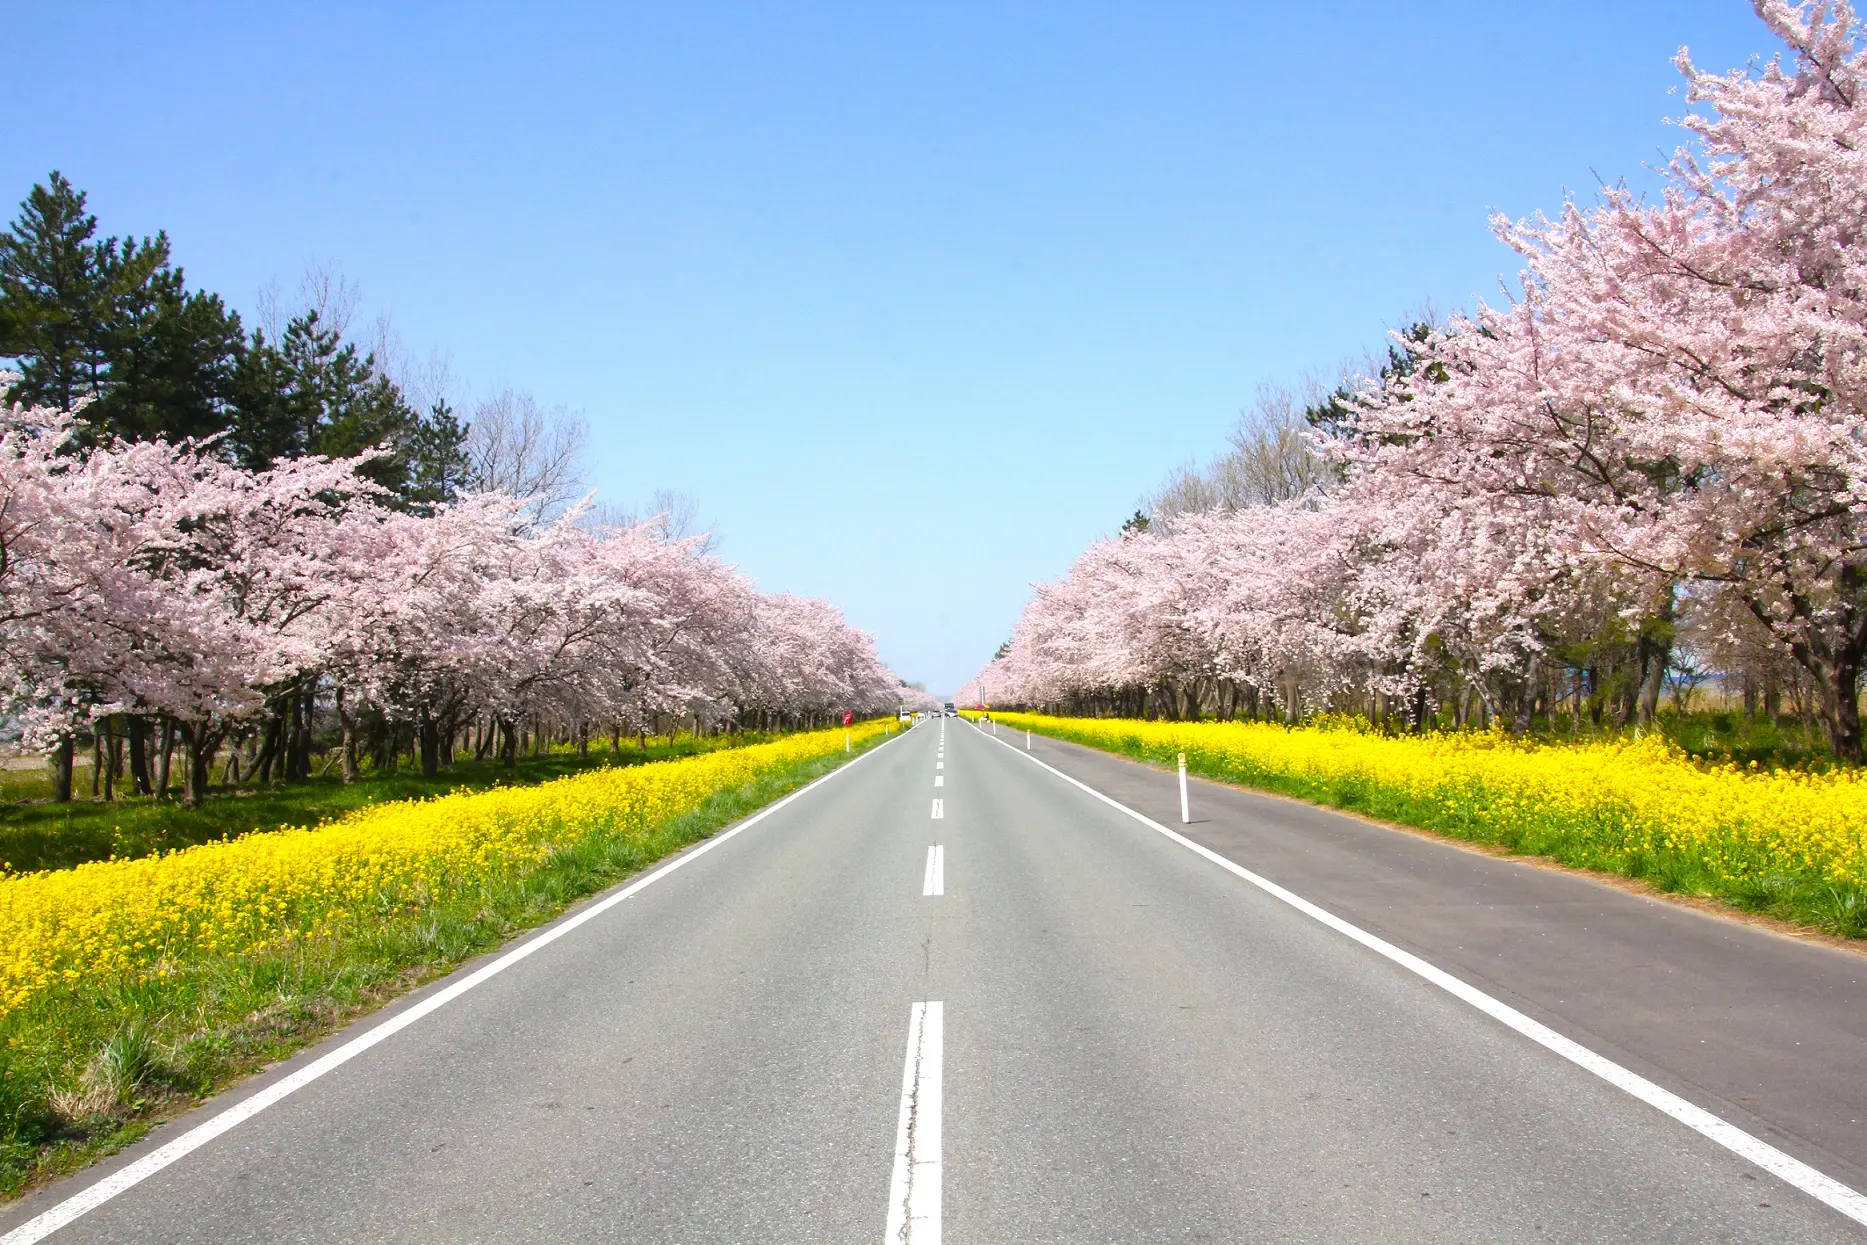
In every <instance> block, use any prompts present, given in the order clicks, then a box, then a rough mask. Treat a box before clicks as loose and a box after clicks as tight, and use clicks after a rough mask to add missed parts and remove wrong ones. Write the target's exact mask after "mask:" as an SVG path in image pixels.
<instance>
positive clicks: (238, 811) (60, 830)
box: [0, 733, 778, 873]
mask: <svg viewBox="0 0 1867 1245" xmlns="http://www.w3.org/2000/svg"><path fill="white" fill-rule="evenodd" d="M775 738H778V736H776V735H768V734H758V733H745V734H738V735H718V736H703V737H701V738H700V739H698V740H696V739H695V738H694V737H693V736H691V735H685V734H683V735H679V736H677V737H676V738H675V741H674V743H673V744H672V745H670V744H668V743H665V742H652V743H650V744H649V745H648V747H647V748H645V749H643V748H637V747H636V746H635V744H633V743H628V744H625V745H624V746H623V747H622V748H621V749H620V750H618V751H616V752H609V751H607V750H598V749H592V750H591V752H590V755H589V756H587V757H579V756H578V755H577V753H576V751H575V750H574V749H568V748H567V749H564V750H562V751H557V752H552V753H549V754H547V755H544V756H528V757H523V758H520V759H519V760H518V761H517V762H516V763H515V764H514V765H512V766H510V767H507V766H504V765H501V764H499V763H498V762H496V761H474V760H471V759H461V760H458V761H456V762H455V763H454V764H453V765H451V766H449V767H447V768H446V769H444V770H442V771H441V772H440V773H439V774H437V775H435V776H434V777H433V778H424V777H422V775H421V771H420V770H419V769H398V770H397V771H396V772H395V773H393V774H385V773H366V774H364V775H363V777H362V778H360V779H358V780H357V781H356V782H354V783H345V782H343V781H341V780H340V779H338V778H335V777H331V776H323V777H317V778H312V779H309V780H307V781H304V782H290V783H285V782H282V783H275V784H272V785H269V786H264V787H259V786H236V787H232V788H223V787H217V788H213V789H211V790H210V791H209V793H208V798H207V800H206V802H205V803H203V804H202V806H201V807H200V808H198V809H188V808H183V807H182V806H181V802H180V800H179V798H171V799H167V800H153V799H150V798H148V797H147V796H134V795H132V796H124V797H121V798H119V799H117V800H114V801H111V802H108V803H105V802H103V801H94V800H91V799H89V798H87V797H85V796H82V795H80V796H79V798H77V799H75V800H73V801H71V802H70V803H68V804H54V803H52V802H51V794H52V783H51V779H50V778H49V777H48V776H46V775H44V774H42V773H40V772H39V771H36V770H28V771H17V770H16V771H13V772H11V773H8V774H6V775H4V777H3V778H0V872H4V871H11V872H15V873H30V872H32V871H33V870H35V869H67V868H70V867H71V866H72V865H76V864H82V863H83V862H85V861H87V860H109V859H111V858H112V857H115V858H117V859H119V860H121V859H126V858H134V857H137V856H150V855H154V854H156V853H158V852H165V851H170V850H172V849H174V848H178V847H192V846H194V845H195V844H197V843H214V842H219V841H220V840H222V839H231V838H234V837H237V836H239V835H242V834H248V833H250V832H252V831H254V830H276V829H278V828H279V827H280V826H305V825H316V824H318V823H319V822H322V821H328V820H330V819H332V818H336V817H341V816H343V815H344V814H345V813H349V812H354V811H355V810H357V809H359V808H365V807H368V806H369V805H371V804H380V803H383V802H385V801H389V800H419V799H425V798H427V797H429V796H436V795H442V794H445V793H446V792H449V791H458V790H467V791H486V790H490V789H492V788H494V787H502V786H531V785H534V784H537V783H543V782H550V781H552V780H553V779H557V778H563V777H565V776H567V775H570V774H580V773H584V772H587V771H589V770H593V769H601V768H603V767H604V766H606V765H639V764H642V763H644V762H649V761H667V760H671V759H673V758H676V757H685V756H695V755H698V754H699V753H702V752H708V751H712V750H714V749H716V748H718V747H722V746H731V747H743V746H750V745H753V744H759V743H765V742H767V741H769V740H772V739H775ZM87 773H88V771H81V772H80V774H79V776H78V781H77V783H76V784H75V786H76V788H77V790H79V791H84V790H87V789H88V786H87V784H88V782H89V779H88V777H87V776H86V774H87Z"/></svg>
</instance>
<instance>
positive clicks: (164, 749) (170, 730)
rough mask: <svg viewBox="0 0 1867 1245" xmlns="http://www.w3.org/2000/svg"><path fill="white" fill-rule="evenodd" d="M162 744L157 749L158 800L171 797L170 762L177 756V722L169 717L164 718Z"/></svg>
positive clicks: (156, 780)
mask: <svg viewBox="0 0 1867 1245" xmlns="http://www.w3.org/2000/svg"><path fill="white" fill-rule="evenodd" d="M161 740H162V742H161V746H160V747H158V748H157V749H156V775H155V788H156V790H155V796H156V799H158V800H166V799H168V798H169V763H170V761H171V760H173V758H174V756H175V724H174V723H173V722H171V721H169V720H168V719H167V718H164V719H162V735H161Z"/></svg>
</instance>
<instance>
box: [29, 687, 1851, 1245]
mask: <svg viewBox="0 0 1867 1245" xmlns="http://www.w3.org/2000/svg"><path fill="white" fill-rule="evenodd" d="M1071 777H1074V778H1075V779H1077V780H1079V781H1080V783H1082V784H1086V785H1087V787H1088V788H1093V790H1087V789H1085V788H1084V786H1079V785H1077V784H1076V783H1073V782H1071V781H1070V778H1071ZM1097 792H1101V793H1103V794H1104V795H1105V796H1107V797H1112V799H1113V800H1115V801H1119V802H1120V804H1121V805H1125V806H1127V808H1129V809H1134V810H1138V811H1139V812H1140V813H1142V814H1146V815H1147V816H1150V817H1153V818H1155V819H1156V820H1157V821H1159V822H1161V823H1165V824H1166V825H1167V826H1169V827H1170V828H1171V829H1172V830H1173V831H1176V832H1177V831H1181V830H1184V831H1185V834H1186V838H1185V840H1180V839H1176V838H1175V837H1173V836H1172V835H1170V834H1167V833H1163V832H1162V830H1161V829H1159V828H1156V827H1152V826H1150V825H1148V824H1145V823H1144V822H1143V821H1141V820H1139V819H1137V818H1136V817H1135V816H1133V815H1131V813H1129V812H1127V811H1124V809H1123V808H1122V807H1118V806H1117V805H1116V804H1114V803H1111V802H1110V801H1109V800H1108V799H1104V798H1099V797H1098V795H1097V794H1096V793H1097ZM1192 794H1193V807H1194V813H1195V817H1194V822H1193V824H1192V825H1190V826H1185V827H1182V826H1181V825H1180V824H1179V809H1178V796H1177V792H1176V788H1175V785H1174V780H1173V777H1172V776H1170V775H1166V774H1162V773H1159V772H1157V771H1154V770H1151V769H1149V768H1147V767H1144V766H1138V765H1134V764H1131V763H1128V762H1125V761H1120V760H1116V759H1114V758H1109V757H1104V756H1101V755H1099V754H1094V753H1090V752H1087V751H1085V750H1082V749H1075V748H1071V747H1068V746H1066V745H1061V744H1055V743H1050V742H1047V741H1043V740H1036V741H1033V745H1032V749H1031V751H1030V752H1029V753H1028V754H1026V752H1025V746H1024V739H1023V737H1022V736H1015V737H1014V736H1013V735H1012V734H1011V732H1009V731H1006V732H1005V733H1004V735H1002V736H1000V737H996V738H994V737H992V736H990V735H989V734H987V733H984V732H981V731H979V730H977V729H975V728H973V727H972V726H970V725H967V724H965V723H961V722H957V721H951V720H949V721H946V722H941V721H933V722H929V723H926V724H924V725H922V726H919V727H916V728H915V729H914V730H913V731H911V732H909V733H908V734H907V735H906V736H904V737H902V738H899V739H897V740H896V741H894V742H891V743H888V744H886V745H884V746H883V747H881V748H880V749H878V750H876V751H875V752H873V753H871V754H869V755H866V756H864V757H862V758H859V759H858V760H857V761H856V762H855V763H854V764H852V765H851V766H849V767H846V768H845V769H843V770H841V771H838V772H837V773H836V774H834V775H832V776H831V777H829V778H827V779H826V780H824V781H823V782H822V783H820V784H818V785H816V786H814V787H812V788H809V789H807V790H806V791H804V792H803V793H801V794H800V795H798V796H796V797H794V798H793V799H792V800H791V801H790V802H788V803H786V804H785V805H783V806H782V807H780V808H778V809H776V810H775V811H772V812H770V813H769V815H766V816H763V817H762V818H761V819H759V820H757V821H756V822H755V823H754V824H751V825H749V826H746V827H745V828H744V829H743V830H742V831H740V832H737V833H734V834H732V835H731V836H730V837H725V838H723V839H721V838H716V839H715V840H712V841H710V844H708V845H703V847H702V848H701V849H699V850H697V851H694V852H690V853H689V855H688V856H686V857H682V858H680V859H681V862H682V863H681V864H680V865H679V866H678V867H676V868H674V869H672V870H671V871H669V872H667V873H666V874H665V875H662V876H658V877H655V878H654V879H653V880H652V881H651V882H649V883H648V884H646V885H642V884H640V883H637V884H635V886H636V889H633V890H632V891H630V892H629V893H628V894H627V895H626V896H625V897H619V895H620V892H616V893H612V894H611V895H610V896H609V897H608V898H607V899H606V900H597V901H592V904H590V905H586V906H585V907H583V908H582V909H580V910H579V911H578V912H576V913H573V914H571V915H570V916H568V917H567V918H566V920H565V921H563V922H560V923H559V924H558V925H557V926H554V927H551V928H550V929H547V930H546V931H543V932H541V933H540V934H536V935H532V936H530V937H529V938H528V939H525V940H521V942H520V943H519V944H516V947H517V948H519V949H521V950H522V949H524V948H527V947H534V946H535V949H534V950H532V951H531V953H530V954H527V955H524V956H522V957H510V955H509V953H508V956H509V958H506V959H500V958H499V957H489V959H488V960H487V961H484V962H481V963H480V964H476V965H469V966H467V967H466V968H464V969H462V970H461V971H460V972H459V973H457V974H455V975H454V976H453V977H451V978H449V979H447V980H445V981H442V982H438V983H435V984H434V985H433V986H430V987H429V988H427V989H426V990H424V991H421V992H419V993H417V994H416V995H413V996H411V997H410V998H408V999H406V1000H403V1001H402V1002H400V1003H398V1004H396V1005H395V1006H394V1007H391V1008H388V1009H385V1010H384V1011H383V1012H381V1013H379V1014H378V1015H376V1016H373V1017H371V1018H369V1019H367V1020H365V1021H363V1022H361V1023H360V1024H359V1025H357V1026H355V1027H354V1028H353V1029H352V1030H350V1031H349V1032H347V1033H344V1034H340V1035H338V1036H336V1037H334V1038H333V1039H331V1040H330V1041H329V1042H327V1043H325V1044H324V1045H323V1046H321V1047H319V1048H317V1049H315V1050H312V1051H309V1052H307V1053H306V1054H305V1055H303V1056H301V1057H300V1058H298V1059H296V1060H294V1061H292V1062H290V1063H288V1064H286V1065H283V1066H282V1067H280V1068H277V1069H274V1070H272V1071H270V1072H268V1073H267V1074H266V1075H264V1076H262V1077H258V1078H255V1079H254V1080H253V1081H251V1082H248V1083H247V1084H246V1085H243V1086H242V1087H241V1088H240V1089H239V1090H237V1091H235V1092H233V1093H230V1094H228V1095H226V1096H224V1097H223V1098H222V1099H219V1100H216V1101H214V1102H211V1103H208V1104H206V1105H205V1106H204V1107H202V1108H201V1109H200V1110H198V1111H196V1112H194V1113H192V1114H191V1115H189V1116H187V1117H185V1118H183V1119H180V1120H177V1121H175V1122H173V1123H171V1124H170V1125H167V1126H165V1127H164V1128H162V1129H160V1130H158V1131H157V1132H156V1133H155V1134H154V1135H152V1136H151V1137H150V1138H149V1139H148V1140H146V1141H145V1142H144V1143H142V1144H141V1145H140V1146H138V1147H137V1148H135V1149H133V1150H131V1151H129V1152H127V1153H125V1154H124V1155H121V1156H118V1157H117V1158H116V1159H113V1160H112V1161H111V1162H109V1163H107V1164H104V1165H101V1166H100V1167H98V1168H96V1169H94V1170H92V1171H90V1172H87V1173H85V1174H83V1175H81V1176H78V1177H75V1178H73V1179H72V1180H69V1181H66V1182H64V1183H62V1184H60V1185H57V1186H54V1187H52V1188H49V1189H47V1190H44V1191H42V1192H40V1193H39V1194H37V1195H35V1196H34V1197H32V1198H30V1199H27V1200H26V1201H24V1202H22V1203H20V1204H19V1205H17V1206H15V1207H12V1208H9V1209H8V1210H7V1211H6V1212H4V1213H0V1242H5V1243H6V1245H14V1243H15V1242H20V1241H27V1240H34V1241H36V1240H39V1239H49V1240H52V1241H55V1242H59V1243H61V1245H62V1243H64V1242H74V1243H75V1242H131V1241H134V1242H184V1241H185V1242H216V1243H221V1242H247V1241H254V1242H259V1241H264V1242H298V1241H303V1242H319V1243H320V1245H322V1243H327V1242H350V1241H356V1242H365V1241H368V1242H389V1241H395V1242H402V1241H409V1242H417V1241H418V1242H457V1241H458V1242H467V1241H476V1242H551V1243H558V1242H583V1241H591V1242H594V1241H604V1242H613V1241H642V1242H663V1241H666V1242H692V1243H700V1242H791V1241H795V1242H843V1241H851V1242H876V1241H887V1240H893V1241H908V1242H911V1243H913V1245H937V1243H938V1242H939V1241H941V1240H942V1239H945V1240H947V1241H950V1242H955V1243H967V1242H981V1243H986V1242H989V1243H994V1245H1013V1243H1018V1242H1039V1241H1043V1242H1071V1243H1083V1242H1104V1241H1106V1242H1177V1241H1228V1242H1229V1241H1267V1242H1268V1241H1329V1242H1337V1241H1370V1242H1374V1241H1379V1242H1405V1241H1434V1242H1438V1241H1472V1242H1502V1241H1546V1240H1547V1241H1590V1242H1593V1241H1691V1242H1698V1241H1756V1242H1800V1241H1837V1240H1860V1239H1863V1238H1864V1237H1867V1230H1864V1229H1863V1228H1862V1227H1861V1225H1860V1223H1858V1222H1856V1221H1855V1219H1853V1218H1850V1217H1849V1215H1850V1214H1855V1215H1862V1214H1867V1201H1863V1200H1862V1199H1861V1198H1860V1197H1859V1195H1858V1194H1856V1193H1854V1192H1853V1190H1854V1189H1859V1188H1861V1187H1863V1182H1864V1178H1867V1131H1864V1130H1863V1129H1862V1126H1861V1121H1862V1119H1864V1118H1867V1090H1864V1089H1863V1084H1862V1078H1861V1075H1860V1073H1861V1070H1862V1055H1863V1053H1867V1022H1864V1021H1863V1019H1862V1017H1863V1014H1864V1009H1863V1008H1862V1007H1861V1002H1862V1001H1863V1000H1862V991H1861V989H1860V986H1859V981H1860V978H1861V972H1860V970H1861V969H1862V968H1863V967H1867V960H1863V959H1862V958H1861V957H1858V956H1856V955H1853V954H1851V953H1847V952H1842V951H1835V950H1830V949H1828V948H1825V947H1820V946H1812V945H1806V944H1802V943H1798V942H1796V941H1794V940H1791V939H1787V938H1783V937H1780V936H1777V935H1773V934H1769V933H1766V932H1761V931H1755V930H1751V929H1748V928H1745V927H1742V926H1739V925H1736V924H1735V923H1732V922H1728V921H1724V920H1720V919H1717V918H1713V917H1708V916H1703V915H1700V914H1697V913H1693V912H1689V911H1684V910H1681V909H1678V908H1675V907H1671V906H1667V905H1662V904H1659V903H1656V902H1653V901H1650V900H1647V899H1643V898H1640V897H1638V896H1634V895H1630V894H1627V893H1625V892H1622V891H1618V890H1614V889H1611V888H1608V887H1604V886H1600V885H1597V884H1595V883H1593V882H1590V881H1587V880H1585V879H1578V878H1575V877H1571V876H1568V875H1564V874H1561V873H1557V872H1554V871H1551V870H1546V869H1538V868H1535V867H1533V866H1530V865H1525V864H1521V863H1516V862H1510V861H1502V860H1495V859H1492V858H1489V857H1485V856H1481V855H1478V854H1475V853H1471V852H1467V851H1463V850H1460V849H1457V848H1454V847H1450V846H1447V845H1444V844H1439V843H1435V842H1432V841H1429V840H1426V839H1423V838H1420V837H1417V836H1413V835H1408V834H1404V833H1401V832H1397V831H1392V830H1386V829H1382V828H1379V827H1375V826H1371V825H1368V824H1367V823H1363V822H1360V821H1357V820H1355V819H1352V818H1347V817H1342V816H1339V815H1336V814H1331V813H1327V812H1323V811H1320V810H1314V809H1309V808H1306V807H1303V806H1300V805H1295V804H1291V803H1288V802H1285V801H1279V800H1275V799H1270V798H1266V797H1261V796H1253V795H1250V794H1248V793H1241V792H1234V791H1230V790H1226V789H1221V788H1216V787H1210V786H1207V785H1205V784H1197V783H1196V784H1194V789H1193V793H1192ZM1200 845H1203V847H1204V848H1205V849H1206V850H1207V851H1209V852H1212V853H1216V854H1217V856H1218V857H1222V858H1223V860H1224V861H1232V862H1236V866H1242V868H1243V869H1245V870H1249V871H1252V872H1253V873H1254V874H1255V875H1258V877H1260V878H1262V879H1265V880H1267V881H1268V883H1269V884H1271V885H1273V886H1281V887H1283V888H1286V889H1285V892H1284V893H1281V894H1280V893H1277V892H1275V891H1274V890H1273V889H1267V886H1266V885H1262V884H1259V882H1258V881H1255V880H1253V878H1252V877H1251V876H1246V875H1244V874H1241V872H1240V871H1239V869H1238V868H1237V867H1227V865H1226V864H1224V863H1223V862H1222V861H1221V860H1217V859H1214V858H1212V857H1210V856H1208V855H1204V854H1202V853H1201V851H1200V850H1198V848H1199V846H1200ZM1303 901H1308V902H1309V903H1310V904H1312V905H1315V907H1314V908H1311V909H1306V908H1305V907H1304V906H1303ZM605 904H607V906H604V905H605ZM489 970H496V971H489ZM476 973H477V975H476ZM398 1025H399V1026H400V1027H397V1026H398ZM372 1034H376V1035H385V1034H386V1036H380V1040H378V1041H376V1042H375V1043H374V1044H373V1045H367V1046H366V1047H365V1046H364V1045H363V1044H362V1043H360V1042H359V1039H367V1038H368V1037H369V1036H370V1035H372ZM1539 1035H1540V1036H1539ZM340 1059H341V1061H340ZM320 1060H322V1062H320ZM287 1091H290V1092H287ZM255 1108H260V1109H255ZM228 1112H233V1114H232V1115H229V1114H227V1113H228ZM1669 1112H1670V1113H1669ZM1695 1113H1696V1114H1695ZM216 1120H220V1121H223V1122H227V1121H236V1120H237V1121H238V1122H237V1123H233V1124H232V1126H231V1127H225V1129H224V1131H221V1132H219V1133H218V1135H209V1134H208V1133H204V1132H200V1131H196V1130H199V1129H201V1128H202V1127H203V1126H206V1125H211V1124H213V1122H214V1121H216ZM186 1146H193V1147H194V1148H192V1149H190V1150H188V1152H186V1153H181V1154H179V1157H177V1153H178V1150H179V1149H180V1148H185V1147H186ZM164 1147H168V1148H167V1149H165V1148H164ZM152 1168H153V1170H152ZM139 1177H140V1178H139ZM87 1191H89V1192H88V1193H87ZM106 1191H109V1192H114V1196H110V1197H104V1196H102V1193H104V1192H106ZM74 1197H75V1198H78V1199H80V1200H79V1201H77V1202H73V1201H72V1200H71V1199H73V1198H74ZM61 1207H64V1208H66V1209H65V1210H63V1211H61V1210H60V1208H61ZM78 1209H84V1211H85V1213H82V1214H76V1215H74V1213H73V1212H75V1211H76V1210H78ZM48 1214H50V1215H54V1216H60V1217H65V1218H68V1219H69V1221H68V1222H66V1223H64V1224H63V1226H60V1227H57V1228H56V1230H54V1231H51V1232H50V1233H49V1234H47V1232H46V1229H47V1228H48V1227H50V1226H51V1224H52V1222H53V1220H51V1219H48V1218H46V1217H45V1216H47V1215H48Z"/></svg>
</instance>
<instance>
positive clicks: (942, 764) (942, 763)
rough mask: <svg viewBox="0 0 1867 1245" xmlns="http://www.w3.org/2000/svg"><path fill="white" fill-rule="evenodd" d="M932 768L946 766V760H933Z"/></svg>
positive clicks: (943, 767)
mask: <svg viewBox="0 0 1867 1245" xmlns="http://www.w3.org/2000/svg"><path fill="white" fill-rule="evenodd" d="M934 768H935V769H945V768H946V762H945V761H935V762H934Z"/></svg>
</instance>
